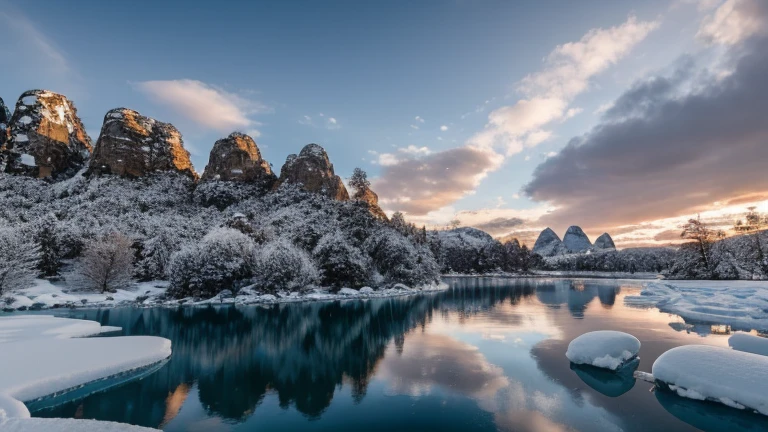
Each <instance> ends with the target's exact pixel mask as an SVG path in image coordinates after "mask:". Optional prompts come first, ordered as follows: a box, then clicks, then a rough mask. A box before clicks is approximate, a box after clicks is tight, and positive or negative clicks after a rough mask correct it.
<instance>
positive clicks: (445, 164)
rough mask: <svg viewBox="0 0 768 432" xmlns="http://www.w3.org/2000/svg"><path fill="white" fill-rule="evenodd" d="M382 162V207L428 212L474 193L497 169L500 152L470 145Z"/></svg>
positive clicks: (376, 186)
mask: <svg viewBox="0 0 768 432" xmlns="http://www.w3.org/2000/svg"><path fill="white" fill-rule="evenodd" d="M386 155H387V158H388V159H387V160H386V161H385V162H386V163H382V158H381V157H382V156H384V155H380V156H379V164H381V165H383V166H384V169H383V171H382V173H381V175H380V177H379V178H378V179H376V180H375V181H374V183H373V188H374V190H376V192H377V193H378V194H379V196H380V197H382V199H381V200H380V203H381V204H382V207H384V208H385V209H389V210H399V211H404V212H407V213H408V214H413V215H424V214H427V213H429V212H430V211H433V210H437V209H439V208H442V207H445V206H447V205H449V204H451V203H453V202H454V201H456V200H458V199H460V198H462V197H464V196H465V195H467V194H468V193H471V192H472V191H473V190H474V189H475V188H476V187H477V186H478V185H479V184H480V181H481V180H482V179H483V178H484V177H485V176H486V175H487V174H488V172H490V171H492V170H494V169H496V168H497V167H498V164H499V163H500V160H499V158H498V155H496V154H495V153H493V152H488V151H484V150H479V149H473V148H469V147H461V148H456V149H449V150H445V151H440V152H434V153H430V154H428V155H425V156H422V157H405V158H403V159H395V160H390V159H391V158H393V156H391V155H389V154H386Z"/></svg>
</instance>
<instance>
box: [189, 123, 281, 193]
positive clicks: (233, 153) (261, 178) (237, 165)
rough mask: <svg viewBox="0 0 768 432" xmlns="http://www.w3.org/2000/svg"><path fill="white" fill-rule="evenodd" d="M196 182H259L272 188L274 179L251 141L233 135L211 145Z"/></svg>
mask: <svg viewBox="0 0 768 432" xmlns="http://www.w3.org/2000/svg"><path fill="white" fill-rule="evenodd" d="M200 179H201V180H202V181H210V180H223V181H239V182H248V183H261V184H264V185H265V186H266V187H272V185H273V184H274V183H275V181H277V176H275V174H274V173H273V172H272V168H270V166H269V163H268V162H267V161H265V160H264V159H263V158H262V157H261V152H260V151H259V147H258V146H257V145H256V142H255V141H254V140H253V138H251V137H250V136H248V135H245V134H243V133H239V132H233V133H231V134H230V135H229V136H228V137H226V138H222V139H220V140H218V141H216V143H215V144H214V145H213V149H211V155H210V157H209V158H208V165H207V166H206V167H205V171H204V172H203V175H202V177H201V178H200Z"/></svg>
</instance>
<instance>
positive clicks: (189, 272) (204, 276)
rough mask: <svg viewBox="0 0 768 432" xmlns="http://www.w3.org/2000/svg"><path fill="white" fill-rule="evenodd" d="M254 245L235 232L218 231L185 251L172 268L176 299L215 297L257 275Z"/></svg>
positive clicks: (172, 289) (172, 292) (173, 259)
mask: <svg viewBox="0 0 768 432" xmlns="http://www.w3.org/2000/svg"><path fill="white" fill-rule="evenodd" d="M253 251H254V243H253V240H251V238H250V237H248V236H247V235H245V234H243V233H241V232H240V231H238V230H235V229H232V228H216V229H213V230H212V231H211V232H209V233H208V234H206V235H205V237H203V239H202V240H201V241H200V243H198V244H196V245H190V246H186V247H183V248H182V249H181V250H180V251H179V252H177V253H175V254H174V255H173V256H172V257H171V261H170V263H169V265H168V274H169V277H170V286H169V288H168V292H169V294H170V295H172V296H174V297H186V296H193V297H213V296H214V295H216V294H218V293H219V292H221V291H222V290H224V289H232V290H233V291H234V290H235V288H236V286H235V285H236V284H237V282H239V281H243V280H245V279H248V278H250V277H251V276H252V274H253Z"/></svg>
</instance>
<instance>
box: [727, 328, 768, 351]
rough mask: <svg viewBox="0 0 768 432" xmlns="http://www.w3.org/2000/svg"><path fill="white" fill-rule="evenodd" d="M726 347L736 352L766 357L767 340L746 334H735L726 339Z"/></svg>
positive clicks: (767, 349)
mask: <svg viewBox="0 0 768 432" xmlns="http://www.w3.org/2000/svg"><path fill="white" fill-rule="evenodd" d="M728 345H730V347H731V348H733V349H735V350H736V351H744V352H748V353H752V354H759V355H763V356H768V338H764V337H760V336H754V335H751V334H748V333H736V334H734V335H733V336H731V337H730V338H728Z"/></svg>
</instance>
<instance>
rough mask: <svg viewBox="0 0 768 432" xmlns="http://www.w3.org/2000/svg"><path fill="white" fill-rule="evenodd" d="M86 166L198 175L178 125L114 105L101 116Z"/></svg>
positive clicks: (132, 173)
mask: <svg viewBox="0 0 768 432" xmlns="http://www.w3.org/2000/svg"><path fill="white" fill-rule="evenodd" d="M88 168H89V169H88V171H89V173H92V174H117V175H120V176H124V177H142V176H146V175H148V174H151V173H153V172H157V171H160V172H164V171H175V172H179V173H182V174H184V175H187V176H189V177H191V178H193V179H196V178H197V173H195V170H194V168H193V167H192V162H191V161H190V159H189V152H188V151H187V150H186V149H185V148H184V141H183V140H182V138H181V133H179V131H178V129H176V128H175V127H174V126H173V125H172V124H170V123H163V122H160V121H157V120H155V119H153V118H149V117H145V116H143V115H141V114H139V113H138V112H136V111H134V110H131V109H128V108H115V109H112V110H110V111H109V112H107V114H106V115H105V116H104V124H103V125H102V127H101V133H100V134H99V139H98V141H96V148H95V150H94V152H93V157H92V158H91V162H90V164H89V167H88Z"/></svg>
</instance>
